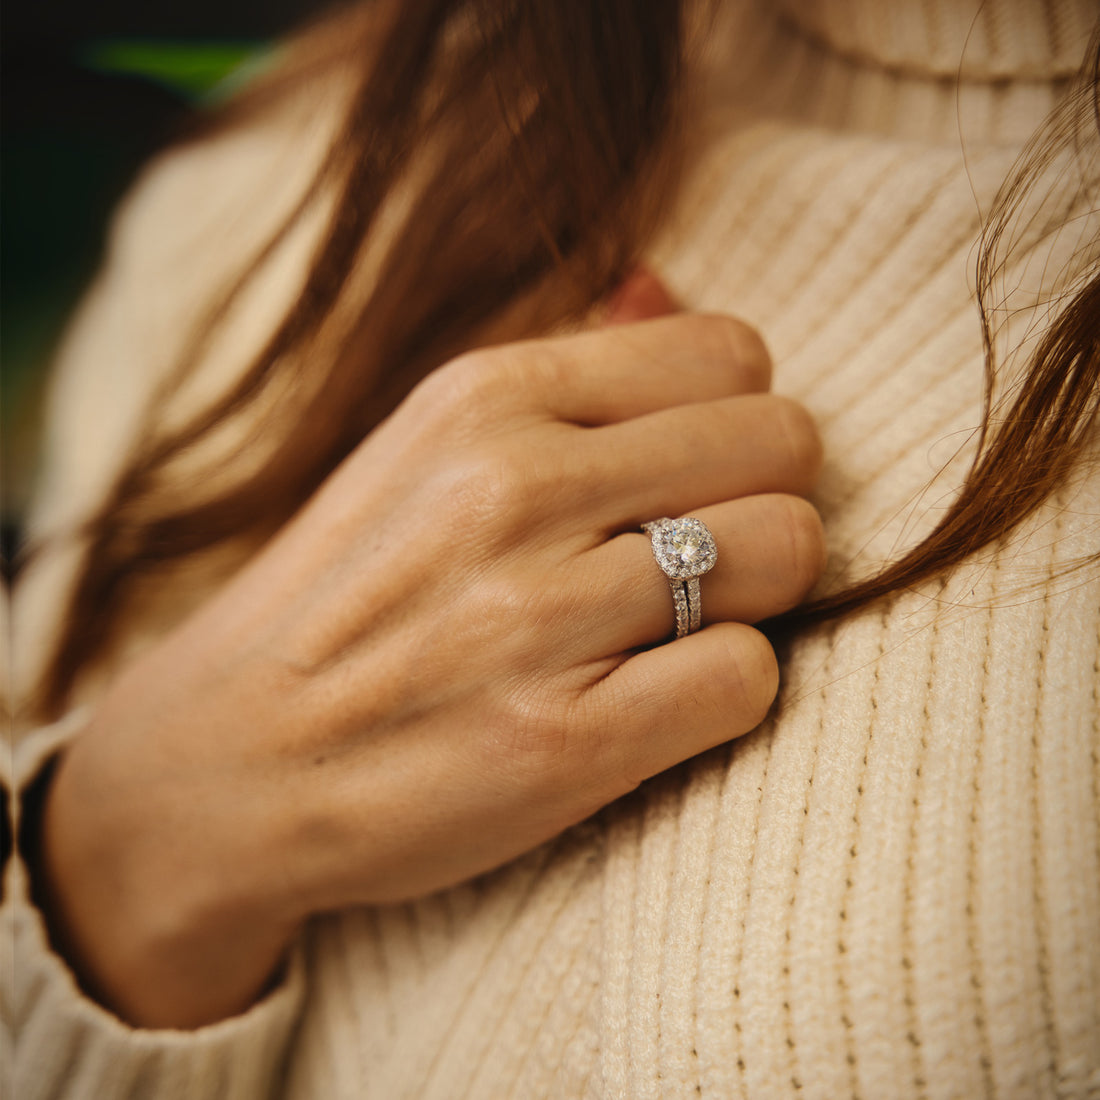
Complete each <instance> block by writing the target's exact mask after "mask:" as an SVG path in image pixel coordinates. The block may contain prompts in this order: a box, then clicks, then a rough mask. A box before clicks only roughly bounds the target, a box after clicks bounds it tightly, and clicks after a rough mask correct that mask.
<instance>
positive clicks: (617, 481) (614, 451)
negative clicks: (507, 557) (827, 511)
mask: <svg viewBox="0 0 1100 1100" xmlns="http://www.w3.org/2000/svg"><path fill="white" fill-rule="evenodd" d="M559 454H560V455H561V456H563V461H565V460H566V459H567V460H568V467H567V469H566V475H567V476H569V482H570V485H571V492H570V496H571V500H572V501H573V502H574V504H576V503H580V502H582V501H583V503H585V504H586V505H587V509H585V510H584V511H580V510H578V513H577V514H578V517H579V518H581V519H583V521H584V522H586V523H590V522H591V521H590V519H589V516H591V514H592V513H595V514H596V515H598V516H600V517H601V519H602V521H603V523H604V527H603V531H602V532H601V533H600V537H601V538H602V537H604V536H605V535H610V534H612V533H614V532H615V531H617V530H623V529H626V528H632V527H637V526H639V525H640V524H641V523H643V522H645V521H647V520H650V519H653V518H654V517H656V516H662V515H686V514H687V513H688V512H694V511H695V510H697V509H699V508H704V507H707V506H708V505H711V504H716V503H720V502H721V501H724V500H733V499H735V498H737V497H743V496H753V495H755V494H758V493H793V494H795V495H798V496H805V495H806V494H807V493H808V492H810V490H811V489H812V488H813V486H814V485H815V483H816V481H817V478H818V475H819V474H820V472H821V463H822V445H821V439H820V436H819V434H818V431H817V427H816V425H815V424H814V422H813V419H812V418H811V416H810V414H809V413H808V412H807V411H806V410H805V409H804V408H803V407H802V406H801V405H799V404H798V403H797V402H794V401H791V400H789V399H788V398H784V397H777V396H775V395H772V394H752V395H748V396H744V397H736V398H728V399H725V400H721V401H711V402H707V403H705V404H698V405H687V406H682V407H678V408H673V409H666V410H664V411H662V412H660V413H654V414H651V415H650V416H647V417H640V418H637V419H635V420H630V421H627V422H625V423H622V424H614V425H608V426H606V427H602V428H597V429H594V430H591V431H587V432H583V433H580V439H579V440H577V441H575V443H574V446H573V447H571V448H569V449H568V450H567V449H566V448H564V447H562V448H561V450H560V452H559ZM570 475H571V476H570Z"/></svg>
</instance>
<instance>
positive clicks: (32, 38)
mask: <svg viewBox="0 0 1100 1100" xmlns="http://www.w3.org/2000/svg"><path fill="white" fill-rule="evenodd" d="M318 8H319V3H316V2H314V3H311V2H309V0H266V2H264V3H258V2H257V0H219V2H217V3H214V2H211V0H195V2H189V3H186V4H185V3H183V2H182V0H171V2H168V3H157V2H155V0H154V2H150V0H145V2H137V0H97V2H96V3H92V4H89V3H88V2H87V0H82V2H75V0H30V2H27V0H24V2H23V3H17V2H16V0H12V2H10V3H8V4H6V5H5V6H4V9H3V25H2V36H0V42H2V47H0V74H2V83H3V88H2V93H3V94H2V100H0V102H2V116H0V125H2V142H3V156H2V159H0V199H2V207H0V219H2V232H0V310H2V313H0V318H2V325H0V463H2V478H0V536H2V549H3V559H4V562H5V573H6V574H8V575H10V572H11V570H12V568H13V566H12V562H13V560H14V558H15V553H16V551H17V548H18V543H19V537H20V524H21V518H22V515H23V512H24V509H25V507H26V500H27V495H28V492H29V487H30V485H31V483H32V482H33V477H34V466H35V453H36V443H37V437H38V432H39V410H40V401H41V395H42V390H43V384H44V381H45V378H46V374H47V368H48V365H49V362H50V359H51V356H52V354H53V352H54V349H55V347H56V345H57V341H58V338H59V336H60V334H61V332H62V331H63V329H64V325H65V320H66V318H67V316H68V315H69V313H70V312H71V311H72V308H73V306H74V304H75V302H76V300H77V299H78V298H79V296H80V293H81V291H82V289H83V288H84V287H85V286H86V285H87V282H88V280H89V278H90V277H91V275H92V273H93V272H94V270H95V268H96V265H97V263H98V260H99V257H100V254H101V250H102V246H103V234H104V230H105V227H106V223H107V220H108V217H109V215H110V211H111V209H112V207H113V206H114V205H115V203H116V202H117V201H118V199H119V197H120V196H121V194H122V193H123V192H124V191H125V189H126V186H127V184H128V183H129V181H130V180H131V179H132V178H133V176H134V174H135V172H136V171H137V168H138V167H139V166H140V164H141V163H142V162H143V161H144V160H145V159H147V158H148V157H149V156H150V155H151V154H152V153H153V152H155V151H156V149H157V148H159V147H161V146H162V145H164V144H166V143H167V142H168V141H170V140H171V138H172V135H173V133H174V132H175V130H176V129H177V128H178V127H179V126H180V124H181V122H182V120H183V119H184V118H185V117H186V116H187V114H188V113H189V112H190V111H193V110H196V109H198V110H201V109H203V106H204V104H206V103H207V102H209V101H210V100H211V99H216V98H217V96H218V95H219V94H222V93H223V92H224V90H225V89H226V87H227V83H226V82H227V81H228V82H229V83H230V84H231V83H232V82H234V81H236V80H240V79H245V78H246V77H247V73H248V71H249V66H251V65H255V64H262V63H263V60H264V59H265V58H266V57H268V56H270V48H271V43H272V42H273V40H275V39H277V38H278V37H279V36H280V35H282V34H284V33H285V32H286V31H287V30H289V29H290V28H292V27H293V26H294V25H296V24H297V23H299V22H301V21H302V20H304V19H306V18H308V17H310V16H311V15H313V14H315V13H316V11H317V10H318Z"/></svg>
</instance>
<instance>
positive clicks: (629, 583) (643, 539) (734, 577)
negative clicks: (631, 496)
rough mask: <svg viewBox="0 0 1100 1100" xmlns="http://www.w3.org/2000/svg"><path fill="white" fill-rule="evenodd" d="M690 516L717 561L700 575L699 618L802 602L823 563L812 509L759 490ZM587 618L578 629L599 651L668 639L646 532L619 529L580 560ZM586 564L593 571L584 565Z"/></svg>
mask: <svg viewBox="0 0 1100 1100" xmlns="http://www.w3.org/2000/svg"><path fill="white" fill-rule="evenodd" d="M693 515H694V516H695V517H696V518H697V519H700V520H702V521H703V523H705V524H706V525H707V527H708V528H709V529H710V532H711V534H712V535H713V536H714V541H715V543H716V545H717V547H718V560H717V562H716V563H715V566H714V568H713V569H712V570H711V571H710V572H709V573H706V574H704V575H703V576H702V577H701V578H700V582H699V585H700V597H701V601H702V611H703V624H704V626H705V625H707V624H709V623H717V622H724V621H736V622H742V623H754V622H759V621H760V620H762V619H767V618H769V617H771V616H772V615H778V614H779V613H780V612H781V611H787V610H789V609H790V608H792V607H796V606H797V605H798V604H800V603H801V602H802V601H803V600H804V599H805V598H806V596H807V595H808V594H809V592H810V590H811V589H812V588H813V586H814V585H815V584H816V583H817V581H818V579H819V578H820V576H821V573H822V570H823V569H824V566H825V536H824V532H823V529H822V526H821V518H820V517H819V516H818V513H817V510H816V509H815V508H814V507H813V505H811V504H810V503H808V502H807V501H805V500H803V499H802V498H801V497H796V496H785V495H778V494H774V495H762V496H752V497H744V498H742V499H740V500H733V501H728V502H726V503H723V504H719V505H715V506H713V507H710V508H702V509H699V510H698V511H696V512H694V513H693ZM578 566H579V568H580V569H583V570H584V571H585V574H586V580H585V588H586V591H588V592H589V593H590V595H589V598H588V600H587V601H586V604H585V606H586V607H588V608H590V609H591V612H592V620H593V621H592V622H591V624H590V625H586V626H585V627H584V629H582V630H579V631H577V632H576V636H577V638H578V642H580V641H583V642H584V644H585V645H587V646H588V647H589V652H590V653H591V652H592V647H595V652H596V653H598V654H599V655H600V656H607V655H610V654H614V653H622V652H625V651H627V650H630V649H634V648H637V647H638V646H643V645H649V644H651V643H653V642H655V641H659V640H660V639H661V638H667V637H669V636H670V635H671V634H672V633H673V630H674V628H675V615H674V612H673V604H672V595H671V592H670V590H669V583H668V579H667V578H666V576H665V574H664V573H663V572H662V571H661V569H660V566H658V565H657V563H656V561H654V558H653V550H652V544H651V542H650V537H649V535H647V534H644V533H642V532H638V533H637V534H633V533H631V534H624V535H620V536H618V537H617V538H614V539H612V540H611V541H610V542H607V543H604V544H603V545H602V546H600V547H597V548H596V549H595V550H591V551H589V552H588V554H586V555H584V556H583V557H582V559H581V562H579V563H578ZM589 570H591V573H589V572H588V571H589Z"/></svg>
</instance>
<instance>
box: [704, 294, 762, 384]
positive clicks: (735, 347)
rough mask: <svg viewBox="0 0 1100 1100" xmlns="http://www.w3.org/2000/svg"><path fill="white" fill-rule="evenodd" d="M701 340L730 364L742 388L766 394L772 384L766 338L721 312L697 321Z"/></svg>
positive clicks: (719, 357) (735, 378)
mask: <svg viewBox="0 0 1100 1100" xmlns="http://www.w3.org/2000/svg"><path fill="white" fill-rule="evenodd" d="M696 320H697V322H698V331H699V336H700V338H701V339H702V340H703V341H704V342H705V343H707V344H708V345H709V346H708V348H707V350H712V352H713V354H714V356H715V357H716V358H718V359H719V360H722V361H724V362H728V363H729V364H730V369H731V373H732V374H733V376H734V380H735V383H736V384H737V386H738V388H739V389H747V390H749V391H751V392H764V391H766V390H767V389H768V388H769V387H770V386H771V382H772V359H771V355H770V354H769V352H768V348H767V345H766V344H765V343H764V339H763V337H762V336H761V335H760V333H758V332H757V331H756V329H754V328H753V327H752V326H751V325H747V324H745V322H744V321H739V320H737V318H735V317H729V316H726V315H725V314H721V313H705V314H700V315H699V316H698V317H697V318H696Z"/></svg>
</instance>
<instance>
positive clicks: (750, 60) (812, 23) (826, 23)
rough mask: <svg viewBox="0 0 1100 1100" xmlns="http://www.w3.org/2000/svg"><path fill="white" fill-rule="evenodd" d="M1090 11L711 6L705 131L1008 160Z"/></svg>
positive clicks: (1056, 87)
mask: <svg viewBox="0 0 1100 1100" xmlns="http://www.w3.org/2000/svg"><path fill="white" fill-rule="evenodd" d="M1095 2H1096V0H721V2H720V3H719V4H718V7H717V9H716V20H715V22H714V23H713V24H711V25H709V27H705V28H704V30H705V34H706V38H705V41H706V48H705V49H704V51H703V54H702V57H701V59H700V60H701V65H700V67H699V74H700V76H701V77H702V81H703V89H704V90H703V98H702V100H701V102H702V103H704V104H707V105H708V107H709V110H705V111H704V114H705V115H707V116H708V117H707V119H706V120H705V128H709V129H710V130H712V131H713V130H714V129H716V128H717V129H721V128H728V127H730V126H731V125H738V124H739V123H743V122H746V121H749V120H754V121H760V120H761V119H763V118H771V119H774V120H776V121H785V122H789V123H795V124H800V125H810V126H817V127H825V128H828V129H835V130H846V131H863V132H871V133H875V134H879V135H883V136H892V137H896V138H900V139H915V140H920V141H924V142H932V143H936V144H950V145H954V146H958V145H959V144H960V143H961V144H962V145H964V146H965V147H966V148H967V149H968V150H970V149H977V148H979V147H982V146H1001V147H1004V146H1014V147H1017V148H1018V147H1019V146H1020V145H1021V144H1022V143H1023V142H1024V141H1026V140H1027V138H1028V137H1029V136H1030V135H1031V134H1032V133H1033V132H1034V130H1035V128H1036V127H1037V126H1039V125H1040V123H1041V122H1042V121H1043V119H1044V118H1045V117H1046V116H1047V114H1048V113H1049V112H1050V110H1051V109H1052V108H1053V107H1054V105H1055V104H1056V103H1057V101H1058V99H1059V98H1060V96H1061V95H1062V94H1063V92H1064V91H1065V88H1066V86H1067V84H1068V82H1069V81H1070V80H1071V79H1072V77H1073V75H1074V74H1075V73H1076V71H1077V70H1078V68H1079V66H1080V64H1081V61H1082V59H1083V57H1084V54H1085V51H1086V48H1087V45H1088V40H1089V35H1090V33H1091V30H1092V24H1093V22H1094V21H1095V18H1096V11H1095ZM711 112H713V113H711Z"/></svg>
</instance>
